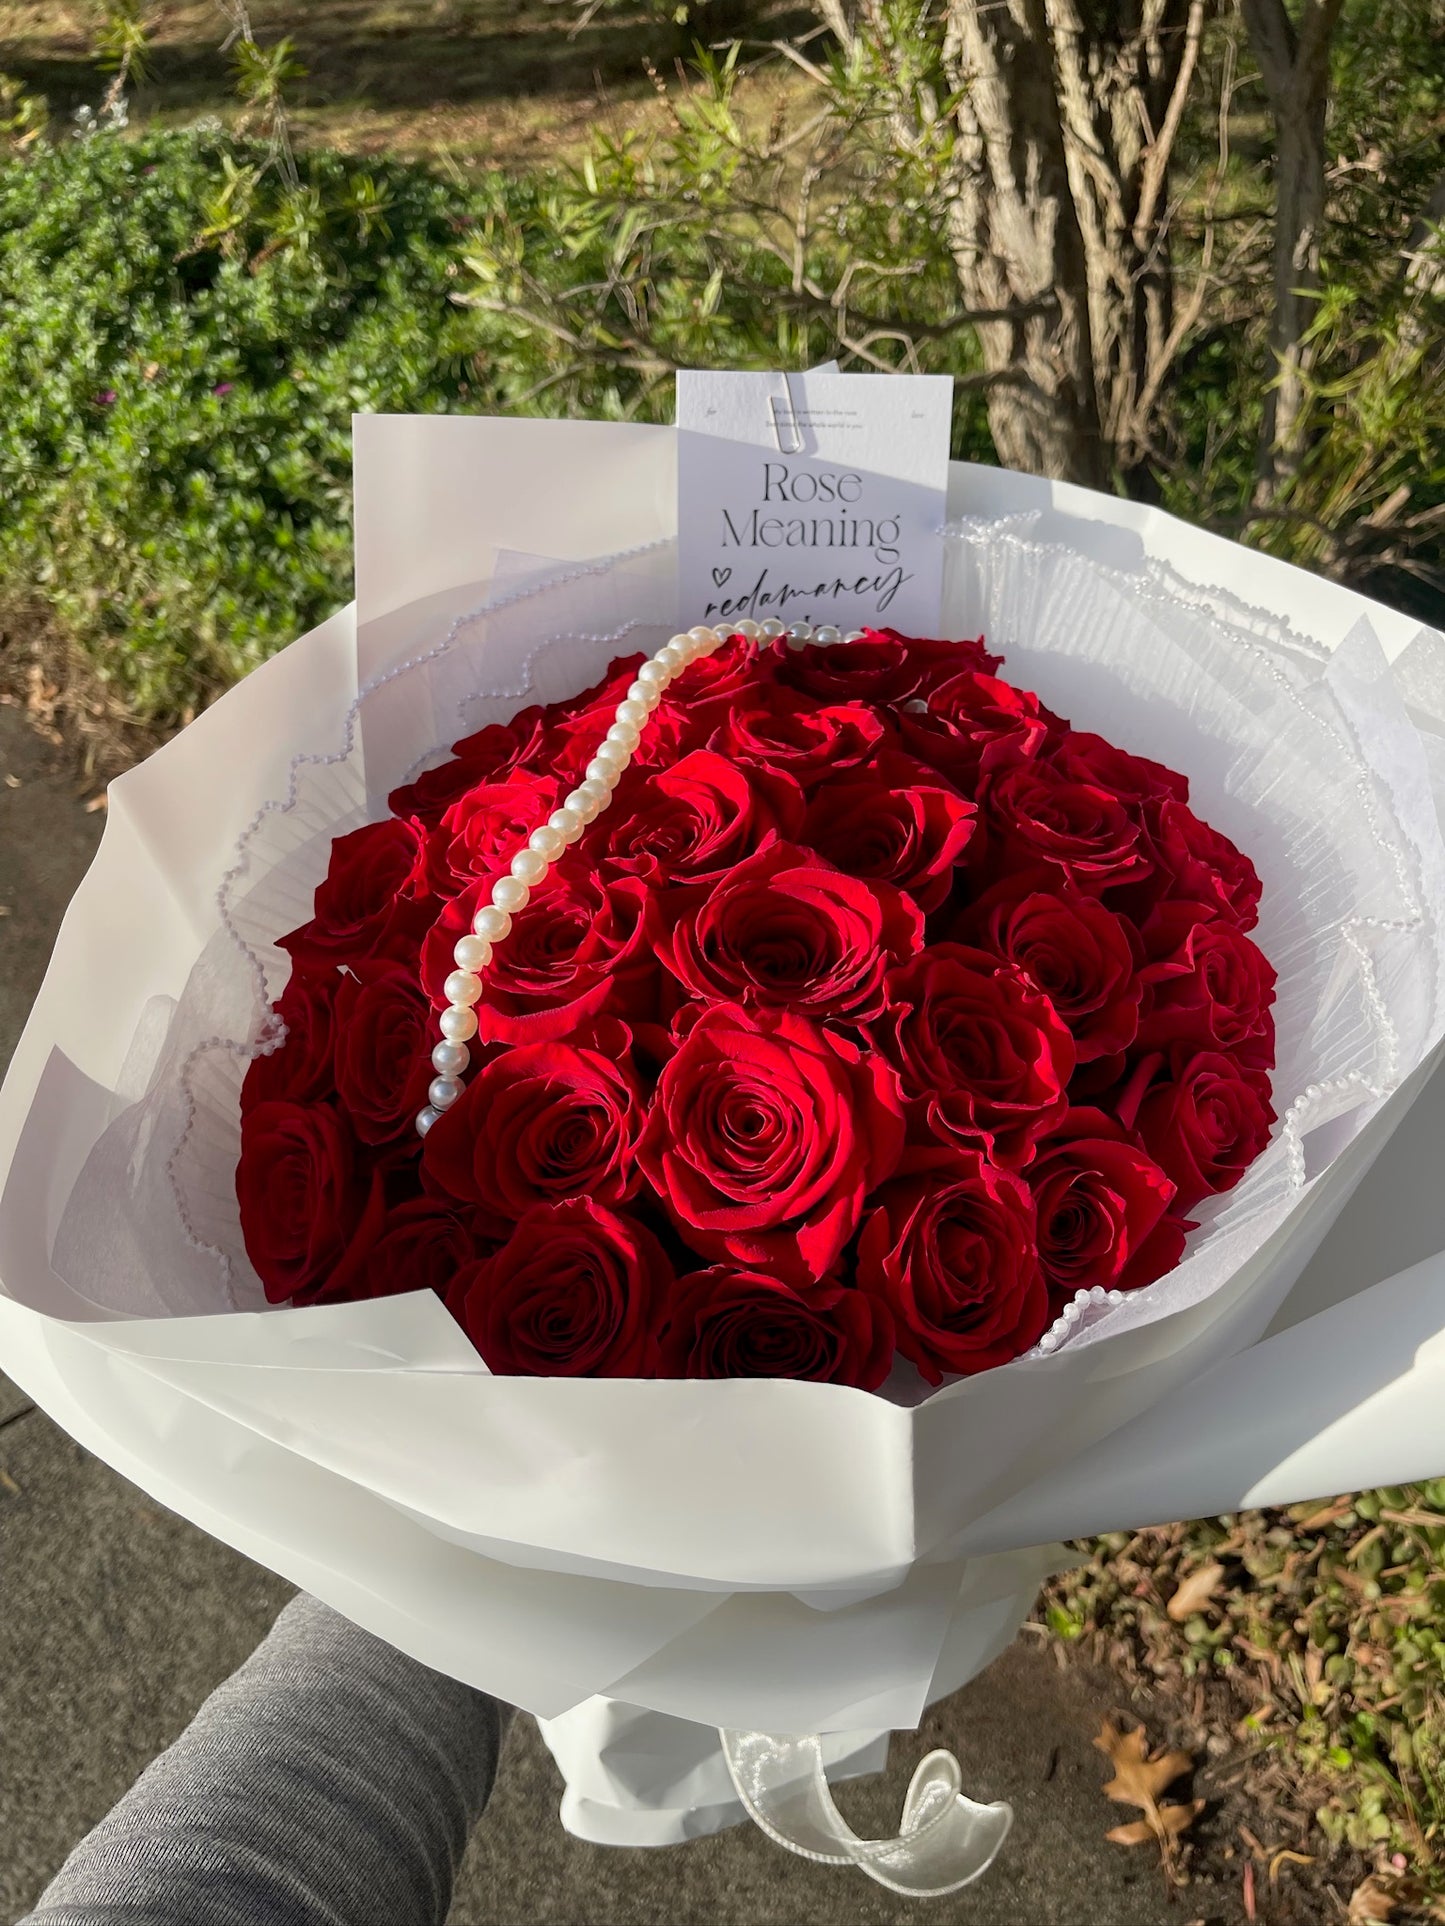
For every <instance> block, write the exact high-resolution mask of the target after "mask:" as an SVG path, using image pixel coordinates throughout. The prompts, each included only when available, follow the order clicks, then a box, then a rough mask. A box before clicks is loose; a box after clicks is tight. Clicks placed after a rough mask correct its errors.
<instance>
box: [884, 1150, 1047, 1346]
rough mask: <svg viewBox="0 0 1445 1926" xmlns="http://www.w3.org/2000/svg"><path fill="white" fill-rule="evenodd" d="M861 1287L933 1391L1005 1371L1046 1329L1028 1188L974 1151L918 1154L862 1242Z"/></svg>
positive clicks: (887, 1192) (888, 1191)
mask: <svg viewBox="0 0 1445 1926" xmlns="http://www.w3.org/2000/svg"><path fill="white" fill-rule="evenodd" d="M858 1282H859V1284H860V1286H861V1287H862V1288H863V1289H864V1290H865V1291H868V1292H871V1293H872V1294H873V1295H875V1296H877V1297H879V1298H881V1300H882V1301H883V1303H884V1304H885V1305H886V1306H887V1307H888V1310H889V1312H890V1313H891V1314H892V1318H893V1323H894V1326H895V1330H896V1334H897V1342H898V1349H899V1350H900V1352H902V1354H903V1356H904V1357H907V1358H911V1359H912V1360H913V1362H914V1363H915V1364H916V1365H917V1366H918V1369H919V1370H920V1371H921V1372H922V1374H923V1376H924V1377H925V1378H926V1379H927V1380H928V1382H929V1383H930V1384H937V1383H939V1381H940V1380H941V1379H942V1377H943V1374H944V1373H945V1372H951V1373H955V1374H967V1373H972V1372H975V1371H987V1370H989V1369H990V1368H991V1367H992V1366H994V1365H996V1364H1007V1363H1008V1362H1009V1361H1010V1359H1012V1358H1016V1357H1018V1356H1019V1355H1020V1353H1021V1352H1024V1351H1027V1350H1028V1349H1029V1347H1030V1346H1031V1345H1034V1344H1037V1342H1038V1340H1039V1339H1040V1338H1041V1337H1042V1336H1043V1334H1044V1331H1045V1330H1046V1328H1047V1326H1048V1322H1049V1294H1048V1290H1047V1288H1046V1286H1045V1284H1044V1276H1043V1272H1042V1271H1041V1270H1040V1268H1039V1259H1038V1251H1037V1250H1036V1248H1035V1244H1034V1208H1033V1203H1032V1200H1031V1199H1030V1197H1029V1192H1028V1187H1027V1185H1025V1184H1024V1183H1022V1182H1021V1181H1020V1180H1019V1179H1018V1178H1017V1177H1015V1176H1013V1175H1012V1173H1011V1172H1009V1171H1006V1170H1000V1169H999V1168H998V1166H997V1165H996V1164H992V1163H990V1162H989V1160H988V1159H987V1158H986V1157H985V1156H983V1155H982V1154H981V1153H980V1152H979V1151H977V1150H941V1151H935V1152H931V1153H924V1155H923V1156H922V1157H921V1158H919V1159H918V1161H917V1164H916V1165H915V1167H914V1168H912V1169H911V1170H910V1171H909V1172H908V1174H907V1175H901V1176H899V1177H897V1178H896V1179H895V1180H894V1181H893V1182H892V1183H890V1184H885V1185H884V1187H883V1189H882V1191H881V1192H880V1193H879V1196H878V1199H877V1207H876V1208H875V1209H874V1210H872V1211H871V1212H870V1213H869V1215H868V1218H867V1220H866V1221H865V1223H864V1225H863V1231H862V1235H861V1236H860V1237H859V1239H858Z"/></svg>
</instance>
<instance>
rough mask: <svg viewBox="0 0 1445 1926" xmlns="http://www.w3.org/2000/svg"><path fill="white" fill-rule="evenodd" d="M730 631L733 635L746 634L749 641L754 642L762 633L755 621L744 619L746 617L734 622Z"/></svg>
mask: <svg viewBox="0 0 1445 1926" xmlns="http://www.w3.org/2000/svg"><path fill="white" fill-rule="evenodd" d="M732 631H733V634H734V635H743V636H746V637H747V639H748V641H749V642H756V641H757V639H758V637H759V635H761V633H762V630H761V629H760V628H759V627H758V625H757V623H756V622H749V621H748V620H747V619H746V617H745V618H744V619H743V620H742V621H741V622H734V623H733V625H732Z"/></svg>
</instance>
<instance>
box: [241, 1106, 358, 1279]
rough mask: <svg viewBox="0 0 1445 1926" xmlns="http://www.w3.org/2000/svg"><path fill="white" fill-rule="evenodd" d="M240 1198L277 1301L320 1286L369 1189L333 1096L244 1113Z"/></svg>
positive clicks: (258, 1262)
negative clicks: (328, 1100)
mask: <svg viewBox="0 0 1445 1926" xmlns="http://www.w3.org/2000/svg"><path fill="white" fill-rule="evenodd" d="M236 1199H237V1202H238V1203H239V1204H240V1207H241V1229H242V1233H243V1235H244V1237H245V1241H246V1254H247V1256H248V1257H249V1258H250V1260H251V1262H252V1264H253V1265H254V1266H255V1268H256V1275H257V1276H258V1277H259V1278H260V1280H261V1282H262V1284H263V1285H264V1286H265V1290H266V1296H267V1297H268V1298H269V1299H270V1301H271V1302H272V1303H273V1304H280V1303H283V1302H284V1301H285V1300H286V1299H287V1298H291V1297H296V1296H301V1295H305V1294H307V1293H314V1291H315V1290H316V1288H317V1287H318V1286H319V1285H322V1284H324V1283H325V1281H326V1279H327V1276H328V1274H329V1273H330V1272H331V1271H332V1270H333V1269H334V1268H335V1267H336V1265H337V1264H339V1263H340V1261H341V1259H342V1256H343V1254H344V1253H345V1251H346V1249H347V1246H348V1245H349V1243H350V1242H351V1239H352V1237H353V1235H354V1234H355V1232H356V1230H357V1227H358V1225H359V1223H360V1220H361V1215H362V1210H363V1208H364V1206H365V1204H366V1202H367V1190H366V1185H365V1183H364V1181H363V1178H362V1175H361V1171H360V1167H359V1164H358V1160H357V1155H356V1144H355V1141H354V1139H353V1138H352V1135H351V1132H350V1131H349V1130H348V1128H347V1126H346V1123H345V1121H344V1119H343V1118H342V1117H341V1116H340V1115H338V1113H337V1111H336V1110H335V1108H334V1107H333V1106H332V1105H331V1104H329V1103H289V1102H282V1103H262V1104H257V1106H256V1108H255V1109H254V1110H249V1111H246V1112H245V1113H244V1114H243V1116H242V1118H241V1156H240V1160H239V1162H238V1163H237V1165H236Z"/></svg>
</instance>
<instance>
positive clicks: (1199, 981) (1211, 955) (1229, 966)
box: [1139, 902, 1275, 1069]
mask: <svg viewBox="0 0 1445 1926" xmlns="http://www.w3.org/2000/svg"><path fill="white" fill-rule="evenodd" d="M1142 937H1143V943H1144V950H1145V955H1146V958H1147V961H1146V963H1145V965H1144V968H1143V969H1142V971H1141V972H1140V977H1141V980H1142V982H1143V983H1144V985H1145V987H1146V989H1147V992H1148V997H1149V1000H1148V1003H1147V1004H1146V1006H1145V1013H1144V1017H1143V1020H1142V1022H1141V1023H1140V1025H1139V1043H1140V1046H1141V1047H1143V1048H1147V1047H1154V1048H1160V1049H1162V1048H1167V1047H1168V1045H1170V1044H1171V1043H1187V1044H1190V1045H1192V1046H1193V1047H1194V1048H1195V1049H1202V1050H1211V1049H1214V1050H1225V1051H1227V1052H1228V1053H1229V1055H1230V1056H1232V1057H1233V1058H1234V1059H1235V1061H1236V1062H1238V1063H1244V1064H1250V1065H1253V1066H1255V1067H1256V1068H1259V1069H1267V1068H1268V1067H1269V1066H1270V1065H1271V1064H1272V1063H1273V1062H1274V1018H1273V1017H1272V1016H1271V1014H1270V1005H1271V1004H1272V1003H1273V1002H1274V985H1275V973H1274V971H1273V969H1272V968H1271V967H1270V965H1269V964H1268V963H1267V962H1266V961H1265V959H1264V957H1263V955H1262V954H1261V952H1260V949H1259V946H1258V944H1256V943H1253V942H1251V941H1250V939H1249V937H1247V936H1246V935H1245V934H1244V932H1243V931H1242V930H1240V929H1238V928H1237V927H1236V926H1235V925H1234V924H1233V923H1222V922H1220V921H1218V920H1217V919H1216V918H1215V917H1214V916H1213V915H1212V913H1211V911H1210V909H1209V908H1207V907H1206V906H1205V905H1203V904H1200V903H1181V902H1167V903H1161V904H1160V905H1159V907H1158V909H1156V910H1155V911H1154V914H1153V915H1152V916H1151V917H1150V918H1149V920H1148V922H1147V923H1146V924H1145V925H1144V929H1143V932H1142Z"/></svg>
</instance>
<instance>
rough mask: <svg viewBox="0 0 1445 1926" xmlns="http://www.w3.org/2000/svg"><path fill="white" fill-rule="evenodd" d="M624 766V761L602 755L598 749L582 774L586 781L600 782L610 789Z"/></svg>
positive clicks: (614, 785) (613, 786) (614, 784)
mask: <svg viewBox="0 0 1445 1926" xmlns="http://www.w3.org/2000/svg"><path fill="white" fill-rule="evenodd" d="M625 767H626V764H625V763H621V762H618V761H617V759H616V758H615V757H613V756H604V755H603V754H602V753H601V751H600V750H599V751H598V753H597V754H596V755H595V756H594V757H593V758H592V760H591V762H589V763H588V765H587V767H586V768H585V769H584V770H583V772H582V774H583V777H584V779H585V780H586V781H587V782H600V783H602V784H603V785H604V786H605V787H606V788H607V789H608V790H609V791H611V790H612V789H613V788H615V787H616V785H617V782H618V779H619V778H620V776H621V775H622V771H623V769H624V768H625Z"/></svg>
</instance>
